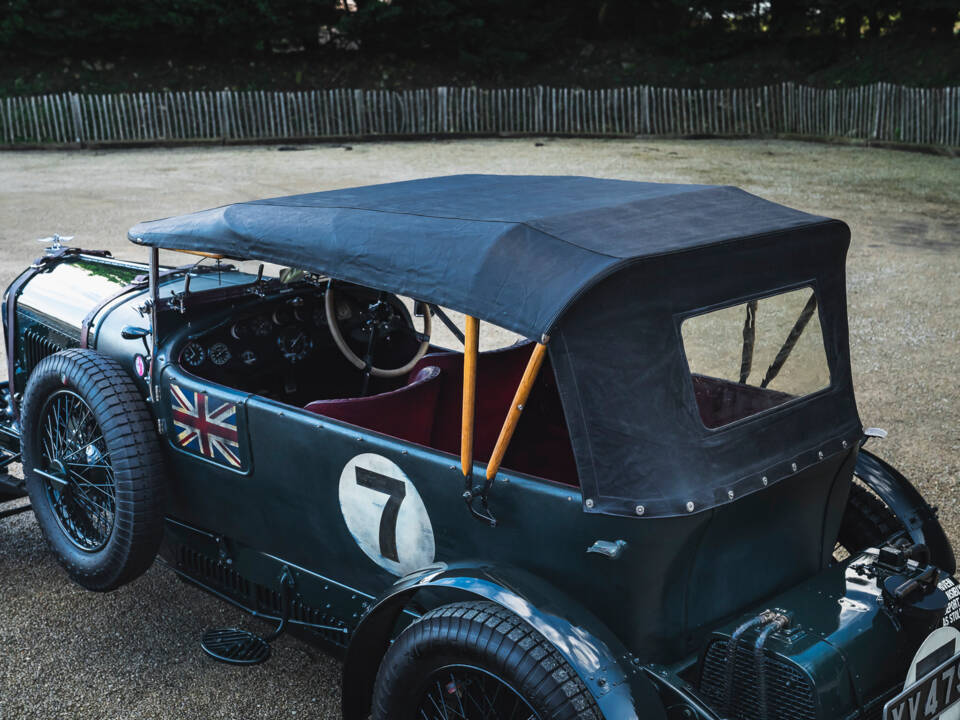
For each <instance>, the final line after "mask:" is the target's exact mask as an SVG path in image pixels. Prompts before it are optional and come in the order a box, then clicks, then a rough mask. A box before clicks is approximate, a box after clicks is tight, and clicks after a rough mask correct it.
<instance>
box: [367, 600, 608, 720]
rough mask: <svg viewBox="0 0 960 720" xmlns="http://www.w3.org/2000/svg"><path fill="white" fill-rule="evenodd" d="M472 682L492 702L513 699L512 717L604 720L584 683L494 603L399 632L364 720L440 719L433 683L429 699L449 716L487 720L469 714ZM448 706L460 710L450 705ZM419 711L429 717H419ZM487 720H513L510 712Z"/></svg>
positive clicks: (446, 609) (431, 615)
mask: <svg viewBox="0 0 960 720" xmlns="http://www.w3.org/2000/svg"><path fill="white" fill-rule="evenodd" d="M448 673H449V679H448ZM441 681H442V682H443V683H444V684H443V685H442V686H441V685H440V684H439V683H440V682H441ZM471 682H472V683H487V682H489V683H492V684H493V685H492V686H493V687H498V688H499V690H498V694H497V695H496V696H495V698H494V699H495V701H497V700H499V699H500V698H503V697H505V695H504V694H502V693H507V692H509V691H512V692H513V693H514V694H515V695H517V696H519V697H520V698H521V699H522V704H521V709H522V711H521V712H520V714H516V715H515V717H517V718H521V717H522V718H524V720H526V718H530V717H538V718H540V719H541V720H548V719H549V720H601V718H602V717H603V716H602V715H601V713H600V710H599V708H598V707H597V705H596V703H595V702H594V699H593V696H592V695H591V694H590V691H589V690H588V689H587V687H586V685H584V683H583V681H582V680H581V679H580V677H579V676H578V675H577V674H576V672H575V671H574V670H573V668H571V667H570V665H568V664H567V662H566V661H565V660H564V659H563V658H562V657H561V655H560V653H558V652H557V651H556V649H555V648H554V647H553V646H552V645H551V644H550V642H549V641H548V640H547V639H546V638H544V637H543V636H542V635H541V634H540V633H539V632H537V631H536V630H534V629H533V628H532V627H530V626H529V625H528V624H527V623H526V622H524V621H523V620H522V619H520V618H519V617H518V616H517V615H515V614H514V613H512V612H510V611H509V610H506V609H504V608H503V607H501V606H500V605H497V604H495V603H492V602H487V601H468V602H459V603H454V604H452V605H444V606H442V607H439V608H437V609H436V610H432V611H430V612H428V613H426V614H425V615H423V617H421V618H420V619H419V620H417V621H415V622H414V623H413V624H411V625H410V626H409V627H408V628H407V629H406V630H404V631H403V632H402V633H401V634H400V636H399V637H398V638H397V640H396V641H395V642H394V643H393V645H392V646H391V647H390V649H389V650H388V651H387V653H386V654H385V655H384V658H383V662H382V663H381V664H380V670H379V672H378V674H377V680H376V685H375V687H374V691H373V702H372V714H371V720H388V719H389V720H412V719H413V718H417V720H423V719H424V718H428V719H429V720H434V715H436V717H437V718H443V717H444V715H445V714H446V713H443V712H441V710H440V709H435V708H437V705H436V702H435V701H434V703H433V704H432V705H431V704H430V702H429V701H430V697H428V695H431V693H430V692H429V691H430V690H433V688H434V685H435V684H436V687H437V688H438V689H439V694H437V692H434V693H432V697H434V698H440V702H441V703H442V704H443V707H444V708H450V710H451V712H452V714H450V717H457V718H461V717H463V716H464V715H466V717H467V718H473V717H474V716H475V717H476V718H485V717H488V716H490V715H488V714H486V713H483V714H482V713H480V712H474V713H473V714H471V712H470V709H471V708H472V707H474V705H472V704H471V701H473V700H475V699H476V698H471V694H470V693H471V685H470V683H471ZM472 687H473V688H478V685H477V684H474V685H473V686H472ZM480 690H481V691H482V690H483V688H482V687H481V688H480ZM510 699H511V702H512V703H516V702H517V701H516V699H515V698H513V697H510ZM454 700H456V701H457V702H458V703H459V704H460V707H457V708H455V707H454V706H453V704H452V703H453V701H454ZM447 703H451V704H449V705H448V704H447ZM424 706H428V707H429V708H430V711H429V712H426V713H421V712H420V710H421V709H422V708H423V707H424ZM510 706H511V707H513V705H510ZM485 707H486V706H485ZM464 709H466V712H465V713H464ZM531 711H532V712H531ZM492 716H493V717H498V718H502V719H503V720H513V717H511V713H509V712H498V713H497V714H494V715H492Z"/></svg>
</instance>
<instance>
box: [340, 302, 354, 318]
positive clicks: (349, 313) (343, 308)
mask: <svg viewBox="0 0 960 720" xmlns="http://www.w3.org/2000/svg"><path fill="white" fill-rule="evenodd" d="M352 317H353V308H352V307H350V303H348V302H347V301H346V300H337V320H339V321H340V322H343V321H344V320H349V319H350V318H352Z"/></svg>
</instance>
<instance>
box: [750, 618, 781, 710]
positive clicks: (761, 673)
mask: <svg viewBox="0 0 960 720" xmlns="http://www.w3.org/2000/svg"><path fill="white" fill-rule="evenodd" d="M779 629H780V624H779V623H777V622H771V623H770V624H769V625H767V626H766V627H765V628H763V630H761V631H760V634H759V635H757V640H756V642H755V643H754V644H753V662H754V667H755V668H756V671H757V695H758V698H759V700H758V709H759V712H760V714H759V720H767V718H768V717H769V713H768V711H767V663H766V662H765V661H764V653H763V646H764V645H766V644H767V638H769V637H770V636H771V635H772V634H773V633H775V632H776V631H777V630H779Z"/></svg>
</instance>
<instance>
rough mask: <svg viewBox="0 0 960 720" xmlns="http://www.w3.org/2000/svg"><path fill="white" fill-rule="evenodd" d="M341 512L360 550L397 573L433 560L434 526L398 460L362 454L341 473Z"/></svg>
mask: <svg viewBox="0 0 960 720" xmlns="http://www.w3.org/2000/svg"><path fill="white" fill-rule="evenodd" d="M340 511H341V512H342V513H343V519H344V521H346V523H347V529H348V530H349V531H350V534H351V535H352V536H353V539H354V540H356V542H357V545H359V546H360V549H361V550H363V552H364V553H366V555H367V557H369V558H370V559H371V560H373V561H374V562H375V563H376V564H377V565H379V566H380V567H382V568H384V569H385V570H388V571H390V572H391V573H393V574H394V575H406V574H407V573H409V572H413V571H414V570H418V569H420V568H422V567H425V566H427V565H430V564H431V563H433V556H434V552H435V548H436V546H435V544H434V540H433V526H432V525H431V524H430V516H429V515H427V508H426V506H425V505H424V504H423V500H422V499H421V498H420V493H418V492H417V488H416V487H415V486H414V484H413V483H412V482H410V478H408V477H407V476H406V475H405V474H404V472H403V470H401V469H400V468H399V467H398V466H397V464H396V463H395V462H393V461H392V460H388V459H387V458H385V457H383V456H382V455H376V454H374V453H363V454H362V455H357V456H356V457H354V458H353V459H351V460H350V462H348V463H347V464H346V465H345V466H344V468H343V472H342V473H340Z"/></svg>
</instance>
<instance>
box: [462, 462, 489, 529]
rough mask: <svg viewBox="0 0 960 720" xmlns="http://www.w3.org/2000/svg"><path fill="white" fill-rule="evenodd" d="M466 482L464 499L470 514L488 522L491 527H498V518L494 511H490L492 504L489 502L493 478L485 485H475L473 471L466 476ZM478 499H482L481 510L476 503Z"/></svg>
mask: <svg viewBox="0 0 960 720" xmlns="http://www.w3.org/2000/svg"><path fill="white" fill-rule="evenodd" d="M464 482H465V485H466V489H465V490H464V491H463V499H464V500H465V501H466V503H467V509H468V510H469V511H470V514H471V515H472V516H473V517H474V518H476V519H477V520H482V521H483V522H485V523H487V524H488V525H489V526H490V527H496V526H497V519H496V518H495V517H494V516H493V513H492V512H490V504H489V503H488V502H487V498H488V495H489V492H490V487H491V486H492V485H493V480H487V481H486V482H484V484H483V485H474V484H473V474H472V473H471V474H470V475H467V476H466V478H465V480H464ZM477 500H479V501H480V507H481V508H482V509H480V510H478V509H477V508H476V506H475V505H474V503H475V502H476V501H477Z"/></svg>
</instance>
